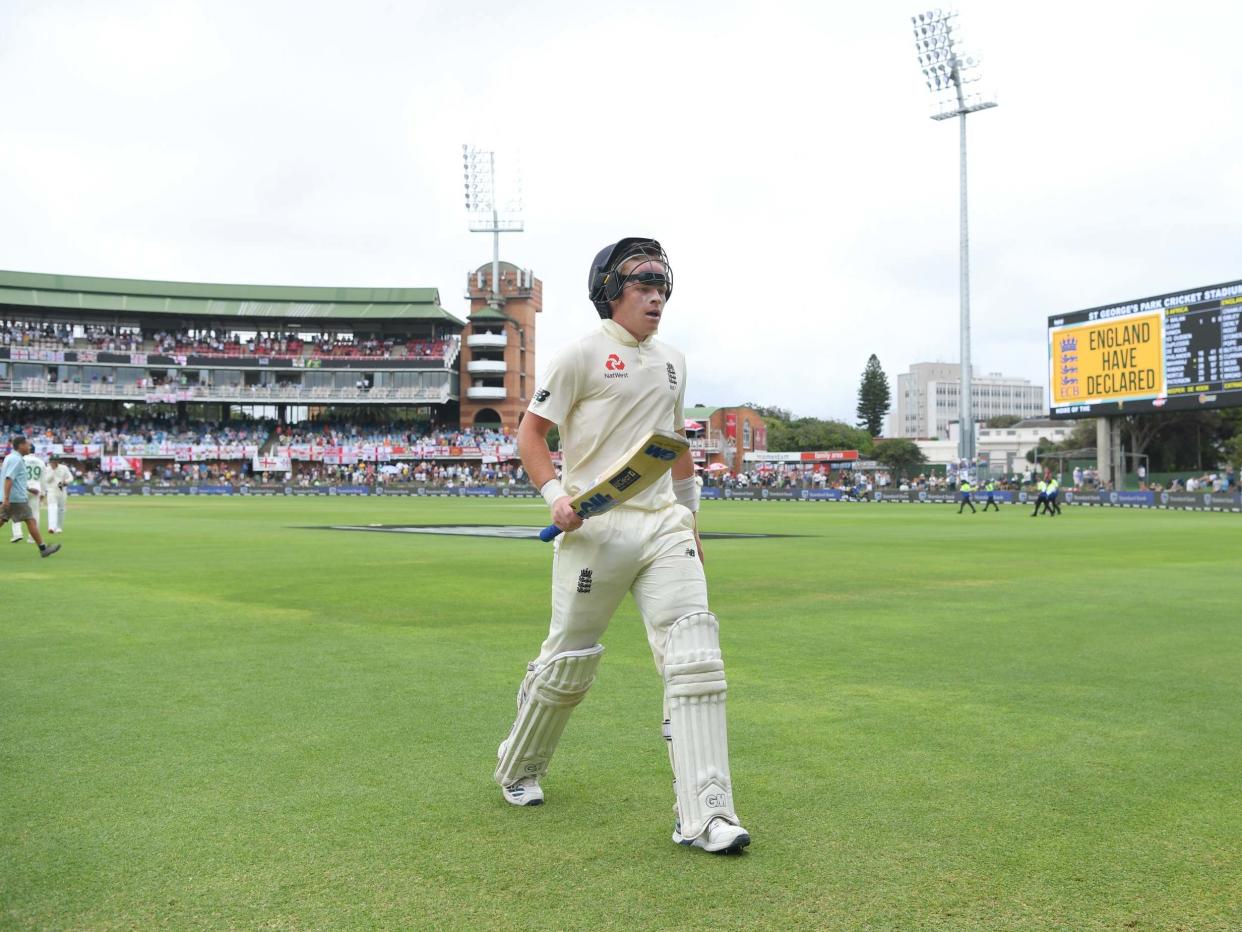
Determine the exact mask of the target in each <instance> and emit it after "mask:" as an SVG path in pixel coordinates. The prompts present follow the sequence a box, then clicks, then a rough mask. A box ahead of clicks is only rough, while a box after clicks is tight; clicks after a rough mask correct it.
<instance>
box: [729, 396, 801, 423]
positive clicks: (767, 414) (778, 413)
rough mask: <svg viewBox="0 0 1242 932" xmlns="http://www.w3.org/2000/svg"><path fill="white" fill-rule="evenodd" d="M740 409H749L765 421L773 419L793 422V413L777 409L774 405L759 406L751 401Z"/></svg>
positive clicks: (784, 409)
mask: <svg viewBox="0 0 1242 932" xmlns="http://www.w3.org/2000/svg"><path fill="white" fill-rule="evenodd" d="M742 407H743V408H750V409H751V410H752V411H754V412H755V413H756V414H758V415H759V416H760V417H761V418H763V419H764V420H765V421H766V420H767V419H768V418H774V419H776V420H778V421H792V420H793V413H792V412H791V411H789V410H788V409H786V408H778V407H776V406H775V405H761V404H755V402H753V401H748V402H746V403H745V404H744V405H742Z"/></svg>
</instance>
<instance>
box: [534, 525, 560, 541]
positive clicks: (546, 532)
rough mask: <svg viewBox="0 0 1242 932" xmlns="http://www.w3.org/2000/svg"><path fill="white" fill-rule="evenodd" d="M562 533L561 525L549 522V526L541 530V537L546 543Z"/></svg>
mask: <svg viewBox="0 0 1242 932" xmlns="http://www.w3.org/2000/svg"><path fill="white" fill-rule="evenodd" d="M560 533H561V529H560V528H559V527H557V526H556V525H555V524H549V525H548V526H547V527H545V528H544V529H543V530H542V531H540V532H539V539H540V540H541V541H543V542H544V543H545V544H546V543H547V542H548V541H550V540H552V539H553V538H555V537H556V536H557V535H558V534H560Z"/></svg>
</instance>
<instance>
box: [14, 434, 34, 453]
mask: <svg viewBox="0 0 1242 932" xmlns="http://www.w3.org/2000/svg"><path fill="white" fill-rule="evenodd" d="M27 442H29V438H27V437H26V435H25V434H14V435H13V436H12V437H10V438H9V445H10V446H11V447H13V449H14V450H16V449H17V445H18V444H19V443H27Z"/></svg>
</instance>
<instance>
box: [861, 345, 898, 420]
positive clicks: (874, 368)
mask: <svg viewBox="0 0 1242 932" xmlns="http://www.w3.org/2000/svg"><path fill="white" fill-rule="evenodd" d="M890 397H891V395H890V393H889V390H888V376H886V375H885V374H884V370H883V369H881V368H880V360H879V357H877V356H876V355H875V353H872V354H871V358H870V359H868V360H867V368H866V369H864V370H863V374H862V382H861V383H860V384H859V386H858V426H859V427H865V428H867V433H869V434H871V436H872V437H878V436H880V434H881V433H883V432H884V416H885V415H886V414H888V409H889V408H890V407H891V405H890V404H889V398H890Z"/></svg>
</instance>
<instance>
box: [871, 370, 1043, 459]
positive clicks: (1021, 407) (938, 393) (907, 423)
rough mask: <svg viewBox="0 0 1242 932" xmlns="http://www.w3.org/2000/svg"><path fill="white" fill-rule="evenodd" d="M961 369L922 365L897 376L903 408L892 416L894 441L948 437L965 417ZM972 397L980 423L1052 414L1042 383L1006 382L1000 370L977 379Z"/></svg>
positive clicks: (898, 392)
mask: <svg viewBox="0 0 1242 932" xmlns="http://www.w3.org/2000/svg"><path fill="white" fill-rule="evenodd" d="M960 375H961V366H958V365H955V364H953V363H945V362H919V363H915V364H914V365H912V366H911V367H910V371H909V372H903V373H902V374H900V375H898V376H897V406H896V409H895V411H894V413H893V414H892V416H891V417H890V421H889V431H888V434H889V436H890V437H916V438H929V439H933V440H935V439H944V438H947V437H948V436H949V425H950V424H951V423H954V422H956V421H957V419H958V416H959V411H958V406H959V404H960V403H961V402H960V397H959V396H960V395H961V388H962V383H961V379H960V377H959V376H960ZM970 393H971V396H972V397H973V399H974V409H975V419H976V420H978V421H986V420H987V419H988V418H991V417H997V416H999V415H1002V414H1011V415H1014V416H1016V417H1020V418H1032V417H1040V416H1042V415H1046V414H1047V413H1048V404H1047V396H1046V395H1045V394H1044V387H1043V386H1042V385H1032V384H1031V382H1030V380H1029V379H1014V378H1006V377H1005V376H1003V375H1001V374H1000V373H999V372H989V373H988V374H987V375H986V376H979V375H972V377H971V380H970Z"/></svg>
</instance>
